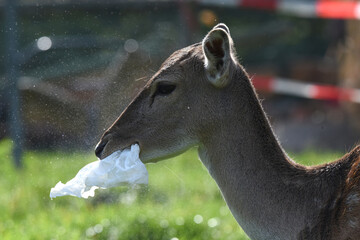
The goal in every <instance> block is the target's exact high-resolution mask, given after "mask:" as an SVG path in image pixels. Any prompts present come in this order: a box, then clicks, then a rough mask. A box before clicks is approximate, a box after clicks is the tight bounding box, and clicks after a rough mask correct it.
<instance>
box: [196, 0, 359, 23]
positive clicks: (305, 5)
mask: <svg viewBox="0 0 360 240" xmlns="http://www.w3.org/2000/svg"><path fill="white" fill-rule="evenodd" d="M198 2H200V3H202V4H204V5H217V6H227V7H247V8H255V9H264V10H271V11H278V12H282V13H286V14H292V15H295V16H299V17H314V18H315V17H319V18H335V19H360V2H357V1H340V0H334V1H328V0H318V1H314V2H309V1H304V0H300V1H289V0H199V1H198Z"/></svg>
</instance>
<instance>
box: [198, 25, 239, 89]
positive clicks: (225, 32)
mask: <svg viewBox="0 0 360 240" xmlns="http://www.w3.org/2000/svg"><path fill="white" fill-rule="evenodd" d="M229 34H230V31H229V28H228V27H227V26H226V25H225V24H223V23H220V24H218V25H216V26H215V27H214V28H213V29H212V30H211V31H210V32H209V33H208V34H207V35H206V37H205V38H204V40H203V41H202V49H203V53H204V56H205V69H206V75H207V78H208V80H209V81H210V82H211V83H212V84H213V85H214V86H216V87H219V88H222V87H225V86H226V85H227V84H228V82H229V77H228V75H229V66H230V63H231V61H232V58H231V51H232V39H231V37H230V35H229Z"/></svg>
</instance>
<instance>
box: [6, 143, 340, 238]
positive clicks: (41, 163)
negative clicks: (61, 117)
mask: <svg viewBox="0 0 360 240" xmlns="http://www.w3.org/2000/svg"><path fill="white" fill-rule="evenodd" d="M339 156H341V154H338V153H325V154H324V153H322V154H318V153H315V152H313V151H309V152H305V153H303V154H298V155H295V156H294V159H295V160H296V161H297V162H299V163H302V164H308V165H311V164H318V163H320V162H319V161H317V159H321V162H325V161H330V160H334V159H336V158H338V157H339ZM0 159H1V167H0V239H6V240H8V239H11V240H12V239H13V240H19V239H66V240H68V239H124V240H125V239H126V240H132V239H133V240H137V239H154V240H161V239H164V240H165V239H166V240H171V239H173V240H176V239H180V240H184V239H189V240H190V239H191V240H196V239H230V240H231V239H248V238H247V237H246V235H245V233H244V232H243V231H242V230H241V228H240V227H238V225H237V223H236V221H235V219H234V218H233V217H232V215H231V214H230V212H229V210H228V208H227V207H226V205H225V203H224V200H223V199H222V197H221V194H220V193H219V190H218V188H217V186H216V184H215V182H214V181H213V180H212V179H211V178H210V176H209V174H208V173H207V170H206V169H205V168H204V167H203V166H202V164H201V163H200V161H199V160H198V157H197V153H196V149H191V150H190V151H188V152H186V153H185V154H182V155H181V156H178V157H176V158H174V159H170V160H167V161H163V162H160V163H157V164H150V165H148V166H147V169H148V171H149V176H150V178H149V186H148V187H141V188H140V189H128V188H125V187H119V188H112V189H107V190H99V191H97V194H96V196H95V197H94V198H92V199H78V198H75V197H71V196H66V197H60V198H56V199H53V200H51V199H50V198H49V192H50V188H51V187H53V186H54V185H55V184H56V183H57V182H58V181H60V180H61V181H62V182H66V181H68V180H70V179H71V178H72V177H74V176H75V174H76V173H77V172H78V170H79V169H80V168H82V167H83V166H84V165H85V164H87V163H89V162H92V161H95V160H96V157H95V156H94V155H93V154H92V153H89V154H85V153H68V152H37V151H30V152H26V153H25V157H24V163H25V166H24V168H23V169H22V170H15V169H14V167H13V164H12V162H11V142H10V141H8V140H3V141H1V142H0Z"/></svg>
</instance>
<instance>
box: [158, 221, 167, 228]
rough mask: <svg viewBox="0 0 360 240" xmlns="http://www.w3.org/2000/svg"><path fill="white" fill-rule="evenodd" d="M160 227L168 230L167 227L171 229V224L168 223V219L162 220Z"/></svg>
mask: <svg viewBox="0 0 360 240" xmlns="http://www.w3.org/2000/svg"><path fill="white" fill-rule="evenodd" d="M160 227H162V228H167V227H169V222H168V221H167V220H166V219H162V220H161V221H160Z"/></svg>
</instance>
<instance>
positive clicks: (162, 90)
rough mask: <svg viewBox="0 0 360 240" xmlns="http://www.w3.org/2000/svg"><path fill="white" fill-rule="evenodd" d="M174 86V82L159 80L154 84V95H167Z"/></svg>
mask: <svg viewBox="0 0 360 240" xmlns="http://www.w3.org/2000/svg"><path fill="white" fill-rule="evenodd" d="M175 88H176V85H175V84H172V83H169V82H160V83H159V84H158V85H157V86H156V92H155V95H163V96H165V95H169V94H170V93H172V92H173V91H174V90H175Z"/></svg>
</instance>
